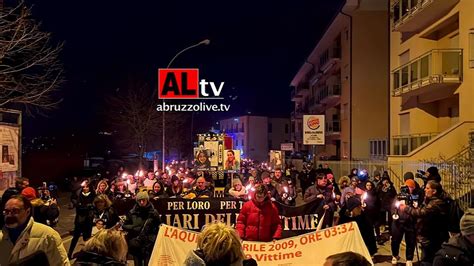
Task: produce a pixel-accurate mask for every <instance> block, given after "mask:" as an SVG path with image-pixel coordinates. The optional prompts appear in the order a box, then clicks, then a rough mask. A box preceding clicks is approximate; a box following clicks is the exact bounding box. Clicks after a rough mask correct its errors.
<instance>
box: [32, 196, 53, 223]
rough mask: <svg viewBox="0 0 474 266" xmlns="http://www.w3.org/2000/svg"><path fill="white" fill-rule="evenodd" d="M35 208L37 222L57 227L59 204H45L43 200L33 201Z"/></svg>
mask: <svg viewBox="0 0 474 266" xmlns="http://www.w3.org/2000/svg"><path fill="white" fill-rule="evenodd" d="M31 205H32V206H33V218H34V220H35V222H37V223H42V224H45V225H49V226H55V225H56V224H57V223H58V218H59V207H58V205H57V204H53V203H45V202H44V201H43V200H42V199H34V200H32V201H31Z"/></svg>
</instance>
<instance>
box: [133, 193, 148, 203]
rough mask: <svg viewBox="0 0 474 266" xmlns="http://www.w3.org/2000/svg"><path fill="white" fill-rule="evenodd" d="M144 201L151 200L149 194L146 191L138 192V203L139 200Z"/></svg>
mask: <svg viewBox="0 0 474 266" xmlns="http://www.w3.org/2000/svg"><path fill="white" fill-rule="evenodd" d="M144 199H146V200H149V199H150V197H149V196H148V193H147V192H146V191H141V192H138V194H137V197H136V200H137V202H138V201H139V200H144Z"/></svg>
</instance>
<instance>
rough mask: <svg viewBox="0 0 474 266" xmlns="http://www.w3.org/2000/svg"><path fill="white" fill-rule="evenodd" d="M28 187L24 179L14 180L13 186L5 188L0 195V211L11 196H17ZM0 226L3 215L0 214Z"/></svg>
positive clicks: (27, 181) (27, 182)
mask: <svg viewBox="0 0 474 266" xmlns="http://www.w3.org/2000/svg"><path fill="white" fill-rule="evenodd" d="M29 185H30V180H29V179H28V178H26V177H19V178H17V179H16V180H15V186H14V187H10V188H7V190H5V192H3V195H2V201H1V202H0V210H3V208H4V206H5V203H6V202H7V201H8V200H9V199H10V198H11V197H13V196H15V195H19V194H20V193H21V191H22V190H23V189H24V188H26V187H28V186H29ZM0 226H3V213H0Z"/></svg>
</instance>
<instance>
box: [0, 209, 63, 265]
mask: <svg viewBox="0 0 474 266" xmlns="http://www.w3.org/2000/svg"><path fill="white" fill-rule="evenodd" d="M37 251H43V252H44V253H45V254H46V257H48V261H49V265H58V266H59V265H68V266H69V265H71V264H70V263H69V259H68V257H67V253H66V250H65V249H64V245H63V242H62V240H61V237H60V236H59V233H58V232H56V231H55V230H54V229H52V228H51V227H49V226H47V225H44V224H40V223H37V222H35V221H34V220H33V218H31V217H30V220H29V221H28V225H27V226H26V228H25V229H24V230H23V232H21V234H20V237H18V240H17V241H16V243H15V245H13V243H12V242H11V240H10V238H9V237H8V231H7V230H6V229H5V228H3V230H2V231H1V232H0V265H1V266H4V265H5V266H6V265H9V264H10V263H15V262H18V261H19V260H20V259H23V258H25V257H27V256H29V255H32V254H33V253H35V252H37Z"/></svg>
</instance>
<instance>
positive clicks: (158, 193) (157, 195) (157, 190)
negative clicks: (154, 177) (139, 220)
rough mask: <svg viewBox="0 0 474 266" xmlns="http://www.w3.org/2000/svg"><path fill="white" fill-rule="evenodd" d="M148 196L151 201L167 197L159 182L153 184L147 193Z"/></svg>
mask: <svg viewBox="0 0 474 266" xmlns="http://www.w3.org/2000/svg"><path fill="white" fill-rule="evenodd" d="M148 195H149V196H150V199H152V200H157V199H163V198H167V197H168V195H167V194H166V193H165V187H164V186H163V184H162V183H161V181H156V182H155V183H154V184H153V189H152V190H149V191H148Z"/></svg>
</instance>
